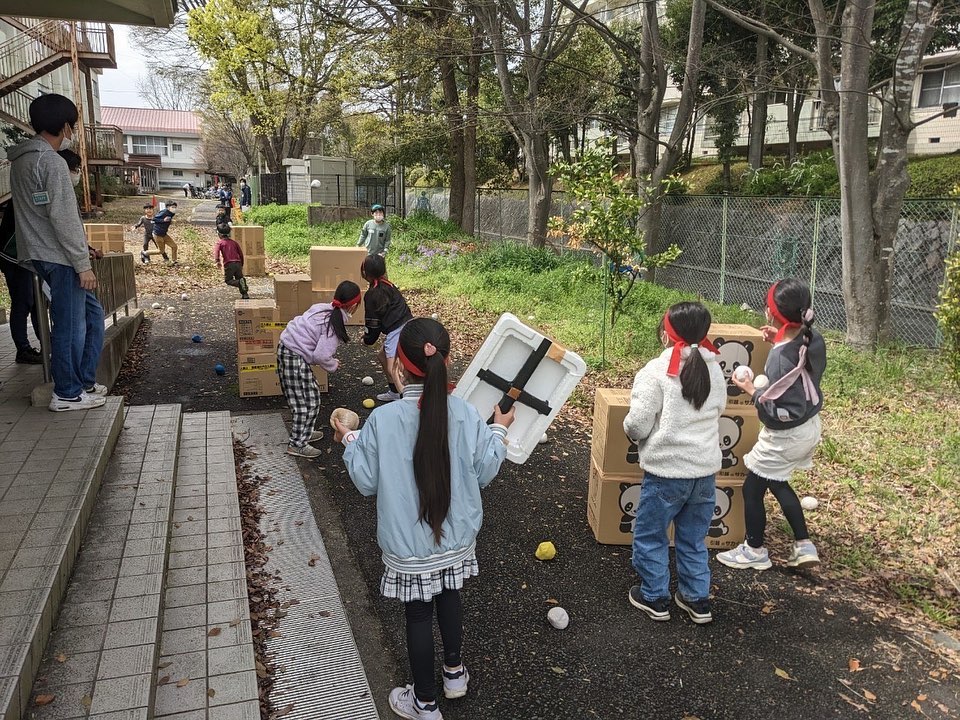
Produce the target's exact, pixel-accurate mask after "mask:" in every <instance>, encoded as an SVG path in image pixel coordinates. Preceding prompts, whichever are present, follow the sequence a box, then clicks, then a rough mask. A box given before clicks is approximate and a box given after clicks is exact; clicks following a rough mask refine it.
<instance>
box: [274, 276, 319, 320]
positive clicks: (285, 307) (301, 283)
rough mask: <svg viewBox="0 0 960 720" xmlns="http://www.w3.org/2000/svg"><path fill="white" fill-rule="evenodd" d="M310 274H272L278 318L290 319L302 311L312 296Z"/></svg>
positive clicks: (308, 305)
mask: <svg viewBox="0 0 960 720" xmlns="http://www.w3.org/2000/svg"><path fill="white" fill-rule="evenodd" d="M312 292H313V291H312V290H311V281H310V276H309V275H307V274H306V273H297V274H294V275H274V276H273V297H274V299H275V300H276V301H277V312H278V318H279V319H280V320H292V319H293V318H295V317H296V316H297V315H300V314H301V313H303V311H304V310H305V309H306V308H305V307H303V306H304V304H306V306H307V307H310V302H311V300H312V298H313V296H312Z"/></svg>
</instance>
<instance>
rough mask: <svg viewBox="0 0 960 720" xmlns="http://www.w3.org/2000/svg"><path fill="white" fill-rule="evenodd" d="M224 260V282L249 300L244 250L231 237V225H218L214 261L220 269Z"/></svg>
mask: <svg viewBox="0 0 960 720" xmlns="http://www.w3.org/2000/svg"><path fill="white" fill-rule="evenodd" d="M221 258H222V259H223V281H224V282H225V283H226V284H227V285H233V286H234V287H235V288H237V289H239V290H240V298H241V299H242V300H249V299H250V296H249V295H248V294H247V290H248V289H249V288H248V287H247V279H246V278H245V277H244V276H243V250H242V249H241V247H240V245H238V244H237V241H236V240H234V239H233V238H232V237H230V226H229V225H217V244H216V245H215V246H214V248H213V261H214V262H215V263H216V264H217V267H218V268H219V267H220V260H221Z"/></svg>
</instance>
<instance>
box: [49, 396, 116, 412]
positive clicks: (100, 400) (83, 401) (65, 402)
mask: <svg viewBox="0 0 960 720" xmlns="http://www.w3.org/2000/svg"><path fill="white" fill-rule="evenodd" d="M106 402H107V399H106V398H105V397H104V396H103V395H88V394H87V393H85V392H82V393H80V394H79V395H78V396H77V397H75V398H62V397H60V396H59V395H57V394H56V393H54V394H53V397H51V398H50V405H48V407H49V408H50V410H51V411H52V412H69V411H70V410H92V409H93V408H98V407H101V406H102V405H104V404H105V403H106Z"/></svg>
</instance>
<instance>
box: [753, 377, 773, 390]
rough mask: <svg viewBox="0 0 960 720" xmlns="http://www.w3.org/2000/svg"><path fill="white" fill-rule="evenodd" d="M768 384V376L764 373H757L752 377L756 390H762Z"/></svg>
mask: <svg viewBox="0 0 960 720" xmlns="http://www.w3.org/2000/svg"><path fill="white" fill-rule="evenodd" d="M769 384H770V378H768V377H767V376H766V375H757V376H756V377H755V378H754V379H753V386H754V387H755V388H757V390H762V389H763V388H765V387H766V386H767V385H769Z"/></svg>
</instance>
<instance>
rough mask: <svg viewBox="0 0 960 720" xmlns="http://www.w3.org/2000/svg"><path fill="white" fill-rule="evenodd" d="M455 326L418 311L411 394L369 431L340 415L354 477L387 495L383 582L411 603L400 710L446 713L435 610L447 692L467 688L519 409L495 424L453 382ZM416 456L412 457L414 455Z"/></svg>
mask: <svg viewBox="0 0 960 720" xmlns="http://www.w3.org/2000/svg"><path fill="white" fill-rule="evenodd" d="M449 357H450V336H449V335H448V334H447V331H446V329H444V327H443V326H442V325H441V324H440V323H438V322H437V321H436V320H430V319H428V318H418V319H415V320H411V321H410V322H408V323H407V324H406V325H405V326H404V328H403V331H402V332H401V333H400V337H399V344H398V348H397V358H398V359H399V361H400V364H401V367H402V374H403V380H404V382H405V384H406V387H405V389H404V392H403V398H402V399H401V400H399V401H397V402H394V403H391V404H390V405H386V406H383V407H380V408H377V410H375V411H374V412H373V413H372V414H371V415H370V419H369V420H367V422H366V424H365V425H364V426H363V428H362V429H361V430H359V431H350V430H348V429H347V428H346V427H344V426H343V425H341V424H339V423H337V433H336V435H335V436H334V437H335V439H336V440H338V441H340V442H342V443H343V444H344V445H345V446H346V451H345V452H344V454H343V460H344V462H345V463H346V466H347V470H348V471H349V473H350V477H351V479H352V480H353V483H354V485H356V486H357V489H358V490H359V491H360V492H361V493H363V494H364V495H367V496H369V495H376V496H377V542H378V543H379V545H380V549H381V551H382V552H383V562H384V565H385V566H386V569H385V571H384V573H383V576H382V578H381V580H380V592H381V593H382V594H383V595H384V596H385V597H388V598H396V599H398V600H400V601H401V602H403V603H404V612H405V615H406V622H407V655H408V657H409V660H410V670H411V673H412V675H413V684H412V685H407V686H406V687H398V688H394V689H393V690H392V691H391V693H390V697H389V702H390V707H391V708H392V709H393V711H394V713H396V714H397V715H399V716H400V717H403V718H409V719H410V720H442V717H443V716H442V714H441V712H440V707H439V704H438V690H437V681H436V668H435V667H434V649H433V614H434V606H436V615H437V623H438V625H439V626H440V637H441V638H442V640H443V658H444V661H443V672H442V676H443V694H444V695H445V696H446V697H447V698H448V699H450V698H458V697H463V696H464V695H466V693H467V683H468V682H469V680H470V675H469V673H468V672H467V669H466V667H465V666H464V665H463V659H462V657H461V644H462V636H463V611H462V608H461V603H460V589H461V588H462V587H463V581H464V580H465V579H466V578H468V577H472V576H474V575H476V574H477V572H478V569H479V568H478V565H477V558H476V552H475V550H476V538H477V533H478V532H479V530H480V525H481V522H482V520H483V506H482V504H481V502H480V490H481V489H482V488H484V487H486V486H487V485H488V484H489V483H490V481H491V480H493V478H494V477H495V476H496V474H497V472H498V471H499V470H500V465H501V463H502V462H503V459H504V457H505V455H506V446H505V444H504V442H505V438H506V435H507V428H508V427H509V426H510V425H511V424H512V423H513V417H514V411H513V409H512V408H511V409H510V411H509V412H507V413H503V412H501V411H500V409H499V407H495V408H494V410H493V424H491V425H487V424H486V422H485V421H484V420H483V418H481V417H480V414H479V413H478V412H477V410H476V409H475V408H474V407H473V406H472V405H469V404H468V403H466V402H465V401H463V400H461V399H460V398H456V397H452V396H450V395H449V394H448V393H449V386H448V384H447V378H448V376H447V361H448V359H449ZM406 458H409V459H406Z"/></svg>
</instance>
